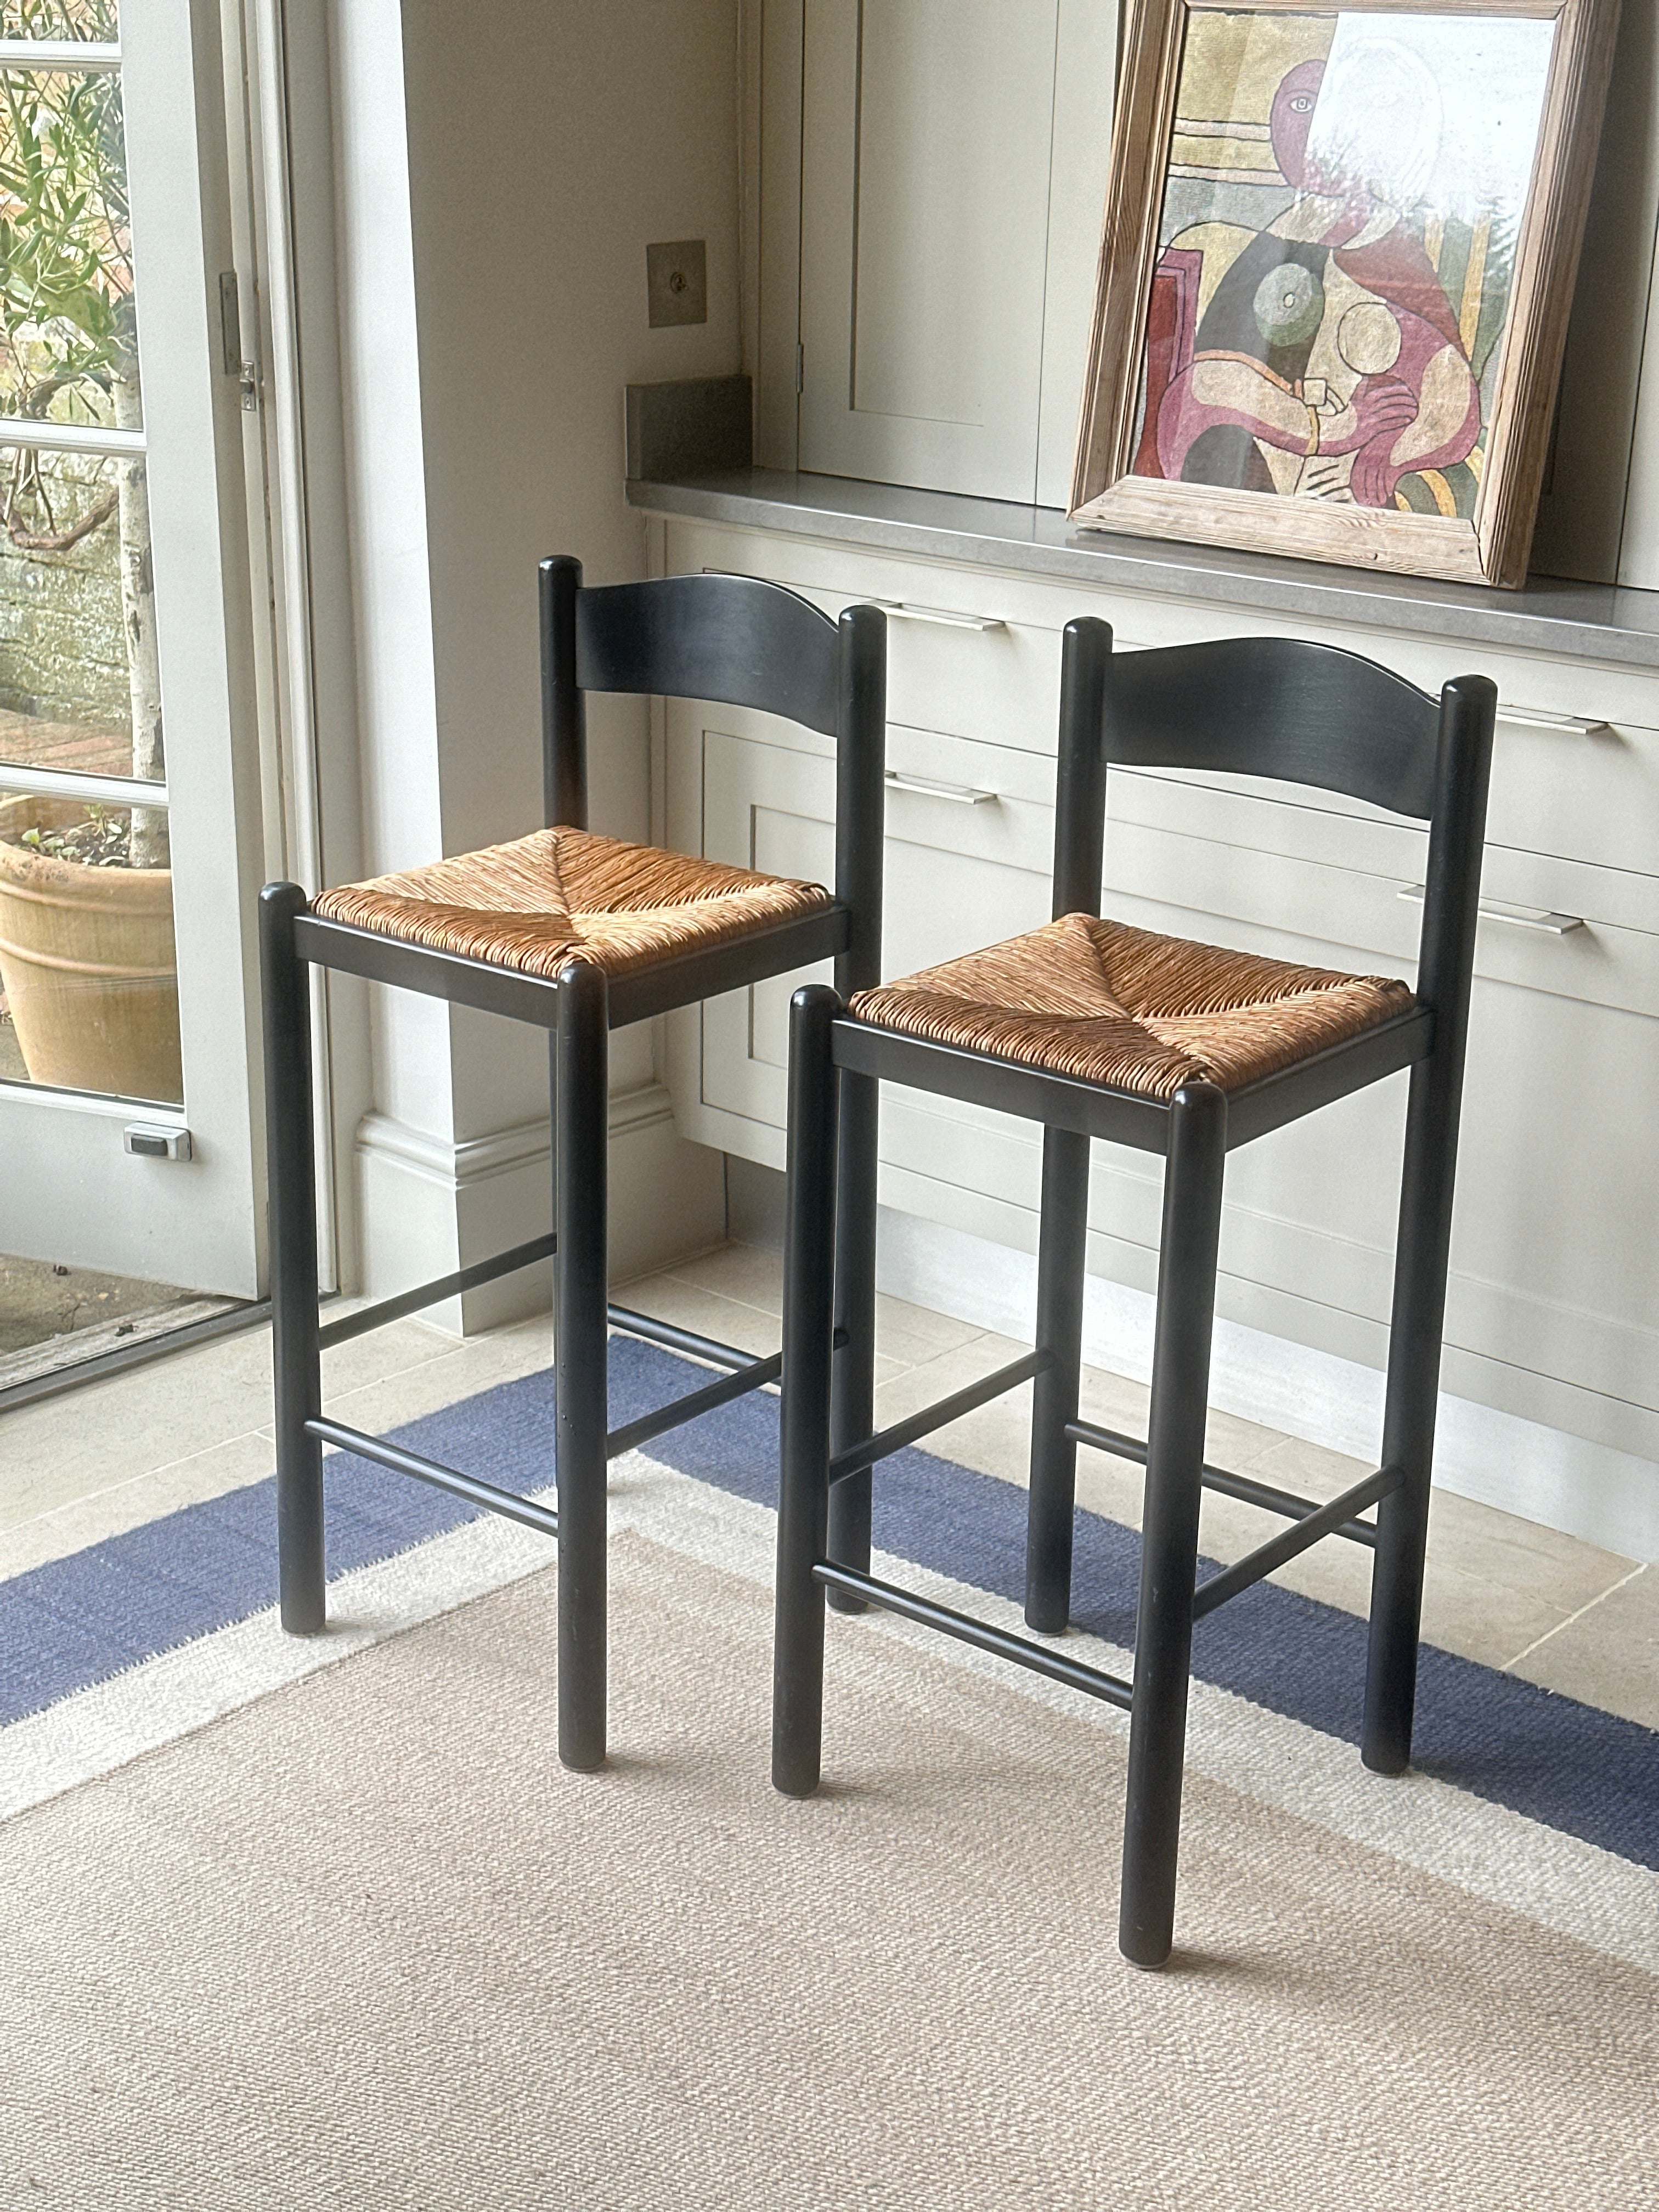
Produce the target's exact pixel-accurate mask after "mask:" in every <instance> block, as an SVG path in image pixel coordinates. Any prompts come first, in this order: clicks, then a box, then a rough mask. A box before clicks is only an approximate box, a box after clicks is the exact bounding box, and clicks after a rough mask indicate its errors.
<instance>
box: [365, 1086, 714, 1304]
mask: <svg viewBox="0 0 1659 2212" xmlns="http://www.w3.org/2000/svg"><path fill="white" fill-rule="evenodd" d="M356 1155H357V1158H356V1165H357V1194H358V1204H359V1207H360V1241H361V1249H362V1255H363V1281H362V1285H361V1287H362V1290H363V1291H366V1292H368V1294H369V1295H370V1296H371V1297H391V1296H392V1295H393V1294H394V1293H395V1292H397V1291H400V1290H403V1289H406V1288H407V1287H408V1285H410V1284H411V1283H418V1282H422V1281H429V1280H430V1279H432V1278H433V1277H434V1276H435V1275H441V1274H446V1273H449V1272H450V1271H452V1270H453V1269H454V1268H456V1267H469V1266H471V1265H472V1264H473V1263H474V1262H476V1261H479V1260H485V1259H488V1258H489V1256H490V1255H491V1254H492V1253H495V1252H501V1251H505V1250H507V1249H508V1248H509V1247H511V1246H512V1245H514V1244H521V1243H525V1242H526V1240H527V1239H529V1238H530V1237H538V1236H544V1235H545V1234H546V1232H547V1231H548V1230H549V1228H550V1226H551V1225H552V1190H553V1160H552V1150H551V1146H550V1141H549V1133H548V1125H547V1123H546V1122H545V1121H526V1122H521V1123H519V1124H517V1125H515V1126H514V1127H512V1128H507V1129H498V1130H494V1131H492V1132H491V1133H489V1135H488V1136H485V1137H478V1138H474V1139H470V1140H468V1141H466V1142H464V1143H460V1144H449V1143H445V1142H443V1141H442V1140H441V1139H437V1138H435V1137H432V1136H430V1135H428V1134H427V1133H425V1132H423V1131H421V1130H418V1129H412V1128H410V1127H408V1125H407V1124H406V1123H404V1122H401V1121H394V1120H392V1118H391V1116H390V1115H383V1114H368V1115H365V1116H364V1117H363V1120H362V1122H361V1123H360V1124H359V1126H358V1130H357V1142H356ZM723 1170H724V1163H723V1161H722V1160H721V1158H720V1154H719V1153H718V1152H710V1151H709V1150H708V1147H707V1146H702V1145H693V1144H689V1143H688V1142H687V1141H686V1139H684V1137H682V1136H681V1135H680V1133H679V1132H678V1129H677V1128H676V1127H675V1126H674V1115H673V1110H672V1109H671V1106H670V1103H669V1098H668V1093H667V1091H666V1090H665V1088H664V1087H663V1085H661V1084H659V1083H649V1084H645V1085H641V1087H640V1088H638V1089H636V1090H632V1091H618V1092H617V1093H616V1094H615V1095H613V1097H612V1098H611V1279H612V1281H614V1282H626V1281H627V1280H628V1279H629V1278H630V1277H632V1276H635V1275H641V1274H644V1273H647V1272H648V1271H649V1270H650V1269H651V1268H653V1267H664V1266H665V1265H666V1264H667V1263H668V1261H671V1260H677V1259H682V1258H684V1255H686V1254H687V1253H688V1252H694V1251H700V1250H703V1249H706V1248H707V1247H708V1245H710V1244H712V1243H717V1242H718V1241H719V1240H720V1237H722V1236H723V1235H724V1234H725V1222H726V1186H725V1177H724V1172H723ZM551 1303H552V1279H551V1270H550V1267H548V1266H547V1265H546V1264H545V1263H544V1264H543V1265H542V1266H540V1267H526V1268H525V1269H524V1270H523V1271H522V1273H519V1274H516V1275H512V1276H508V1277H507V1278H505V1279H503V1280H501V1281H500V1282H495V1283H489V1284H486V1285H484V1287H483V1289H482V1290H478V1291H469V1292H468V1293H467V1295H466V1297H465V1298H464V1299H451V1300H450V1301H449V1302H448V1303H447V1304H445V1305H442V1306H435V1307H434V1308H432V1310H430V1311H429V1312H428V1313H427V1314H426V1315H425V1316H423V1319H425V1320H426V1321H428V1322H430V1323H431V1324H432V1325H433V1326H434V1327H435V1328H442V1329H447V1330H448V1331H450V1332H451V1333H452V1334H455V1335H458V1336H473V1335H477V1334H478V1333H479V1332H480V1331H482V1330H483V1329H487V1328H499V1327H501V1325H502V1324H503V1323H504V1322H511V1321H520V1320H522V1319H524V1318H525V1317H526V1316H528V1315H531V1314H536V1313H545V1312H546V1311H547V1310H548V1309H549V1307H550V1304H551Z"/></svg>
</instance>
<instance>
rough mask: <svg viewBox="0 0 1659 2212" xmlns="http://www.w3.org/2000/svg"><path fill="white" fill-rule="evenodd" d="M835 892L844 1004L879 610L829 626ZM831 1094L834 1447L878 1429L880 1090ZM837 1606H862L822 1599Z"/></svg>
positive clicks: (851, 963) (839, 1557)
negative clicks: (832, 644)
mask: <svg viewBox="0 0 1659 2212" xmlns="http://www.w3.org/2000/svg"><path fill="white" fill-rule="evenodd" d="M836 633H837V634H836V897H837V898H838V899H840V900H841V901H842V903H843V905H845V907H846V908H847V909H848V913H849V914H850V915H851V916H852V931H851V934H850V935H849V937H848V943H847V949H846V951H844V952H842V953H841V954H840V955H838V957H837V958H836V991H837V993H838V994H839V995H840V997H841V999H842V1001H843V1002H845V1000H848V999H849V998H851V997H852V995H853V994H854V992H855V991H866V990H869V989H872V987H874V986H875V985H876V984H878V983H879V982H880V981H881V907H882V873H883V865H884V857H885V855H884V846H885V840H886V813H887V807H886V799H887V793H886V785H885V781H884V779H885V775H886V757H887V617H886V616H885V615H884V614H883V612H882V611H881V610H880V608H879V607H872V606H856V607H848V608H846V609H844V610H843V611H842V617H841V619H840V621H839V623H837V624H836ZM831 1080H832V1082H834V1083H835V1084H836V1087H837V1089H838V1091H839V1094H840V1096H839V1105H840V1127H839V1131H838V1133H837V1139H836V1177H835V1180H836V1268H835V1277H836V1283H835V1328H836V1331H837V1332H838V1333H839V1334H840V1335H841V1337H842V1343H841V1348H840V1350H839V1351H837V1352H836V1354H835V1357H834V1359H833V1362H832V1375H833V1383H832V1395H831V1404H830V1417H829V1438H830V1446H831V1449H833V1450H836V1451H839V1450H840V1449H841V1448H842V1445H843V1444H849V1443H854V1442H855V1441H856V1440H857V1439H858V1438H859V1437H867V1436H868V1435H869V1433H870V1431H871V1430H872V1428H874V1426H875V1425H876V1176H877V1158H878V1146H879V1138H880V1119H881V1090H880V1085H878V1084H877V1083H876V1082H875V1081H874V1080H873V1079H872V1078H871V1077H869V1076H862V1075H849V1074H842V1076H840V1077H839V1078H835V1077H832V1078H831ZM871 1503H872V1481H871V1476H870V1473H869V1470H868V1469H867V1468H866V1470H865V1472H864V1473H863V1474H855V1475H853V1476H851V1477H850V1478H849V1479H848V1480H847V1481H845V1482H843V1483H841V1484H839V1485H838V1486H836V1489H835V1490H833V1491H832V1492H830V1494H829V1504H828V1516H827V1521H826V1528H827V1530H828V1534H827V1536H826V1539H825V1548H826V1550H827V1552H828V1554H829V1558H831V1559H835V1560H836V1561H837V1562H838V1563H839V1564H840V1565H842V1566H849V1567H856V1568H858V1569H860V1571H862V1572H866V1573H867V1572H868V1571H869V1566H870V1515H871ZM829 1602H830V1603H831V1605H833V1606H834V1607H836V1611H837V1612H862V1611H863V1609H864V1607H863V1601H862V1600H861V1599H859V1598H848V1596H846V1595H844V1594H843V1593H842V1592H841V1591H834V1592H832V1593H831V1595H830V1598H829Z"/></svg>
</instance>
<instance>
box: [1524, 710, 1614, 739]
mask: <svg viewBox="0 0 1659 2212" xmlns="http://www.w3.org/2000/svg"><path fill="white" fill-rule="evenodd" d="M1498 720H1499V721H1500V722H1512V723H1514V724H1516V726H1517V727H1519V728H1521V729H1523V730H1559V731H1560V732H1562V734H1563V735H1564V736H1567V737H1574V738H1593V737H1595V736H1597V735H1599V733H1600V732H1601V731H1603V730H1610V729H1611V728H1612V727H1613V724H1612V723H1611V722H1607V721H1603V720H1601V717H1600V716H1599V715H1595V714H1546V713H1545V712H1544V711H1543V709H1542V708H1534V707H1500V708H1498Z"/></svg>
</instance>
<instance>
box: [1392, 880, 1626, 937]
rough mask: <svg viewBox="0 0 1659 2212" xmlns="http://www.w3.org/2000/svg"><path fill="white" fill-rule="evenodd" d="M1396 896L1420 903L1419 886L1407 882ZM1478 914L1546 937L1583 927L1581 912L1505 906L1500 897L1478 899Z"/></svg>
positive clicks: (1564, 934) (1563, 935) (1562, 934)
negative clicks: (1553, 911) (1540, 933)
mask: <svg viewBox="0 0 1659 2212" xmlns="http://www.w3.org/2000/svg"><path fill="white" fill-rule="evenodd" d="M1400 896H1401V898H1402V899H1412V900H1414V901H1415V902H1416V903H1417V904H1418V905H1419V906H1421V905H1422V903H1423V886H1422V884H1405V885H1404V886H1403V887H1402V888H1401V892H1400ZM1480 919H1481V921H1507V922H1510V923H1512V924H1513V925H1514V927H1516V929H1540V930H1542V932H1543V933H1544V934H1545V936H1546V937H1565V936H1566V935H1567V933H1569V931H1571V930H1574V929H1582V928H1583V927H1584V917H1583V915H1582V914H1552V913H1550V911H1549V910H1548V908H1546V907H1539V906H1506V905H1505V904H1504V902H1503V901H1502V900H1501V899H1482V900H1481V902H1480Z"/></svg>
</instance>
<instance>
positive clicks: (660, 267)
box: [645, 238, 708, 331]
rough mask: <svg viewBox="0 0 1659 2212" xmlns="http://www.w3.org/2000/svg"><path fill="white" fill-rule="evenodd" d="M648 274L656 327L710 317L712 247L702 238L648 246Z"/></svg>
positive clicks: (646, 264) (698, 321) (646, 254)
mask: <svg viewBox="0 0 1659 2212" xmlns="http://www.w3.org/2000/svg"><path fill="white" fill-rule="evenodd" d="M645 278H646V296H647V300H648V301H649V303H650V310H651V327H652V329H653V331H659V330H664V329H666V328H667V327H669V326H670V325H672V324H675V323H706V322H707V321H708V246H707V245H706V244H705V243H704V241H703V240H702V239H701V238H682V239H678V240H676V241H675V242H674V243H673V244H671V245H669V246H647V247H646V249H645Z"/></svg>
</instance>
